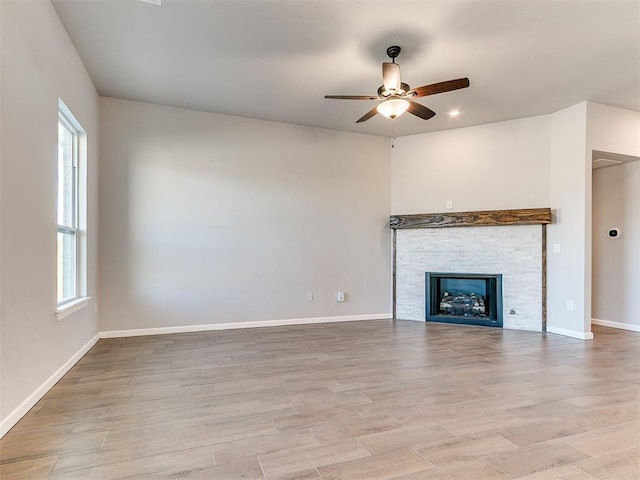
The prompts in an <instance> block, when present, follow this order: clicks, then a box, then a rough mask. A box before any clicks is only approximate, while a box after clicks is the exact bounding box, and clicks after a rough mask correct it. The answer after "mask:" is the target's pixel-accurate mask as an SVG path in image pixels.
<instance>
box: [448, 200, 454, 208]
mask: <svg viewBox="0 0 640 480" xmlns="http://www.w3.org/2000/svg"><path fill="white" fill-rule="evenodd" d="M447 208H453V200H447Z"/></svg>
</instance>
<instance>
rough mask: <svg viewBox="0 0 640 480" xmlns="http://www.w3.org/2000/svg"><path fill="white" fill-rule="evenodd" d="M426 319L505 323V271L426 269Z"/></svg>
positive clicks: (447, 321) (483, 323)
mask: <svg viewBox="0 0 640 480" xmlns="http://www.w3.org/2000/svg"><path fill="white" fill-rule="evenodd" d="M425 320H426V321H427V322H445V323H464V324H468V325H483V326H487V327H502V275H500V274H476V273H438V272H426V273H425Z"/></svg>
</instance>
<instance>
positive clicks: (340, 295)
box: [336, 292, 344, 303]
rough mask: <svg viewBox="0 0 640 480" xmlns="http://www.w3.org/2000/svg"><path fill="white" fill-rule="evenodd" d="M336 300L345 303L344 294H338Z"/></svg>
mask: <svg viewBox="0 0 640 480" xmlns="http://www.w3.org/2000/svg"><path fill="white" fill-rule="evenodd" d="M336 300H338V302H341V303H342V302H344V292H338V294H337V295H336Z"/></svg>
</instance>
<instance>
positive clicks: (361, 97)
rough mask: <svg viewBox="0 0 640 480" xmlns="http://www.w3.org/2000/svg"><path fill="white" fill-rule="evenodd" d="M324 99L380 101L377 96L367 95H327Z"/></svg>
mask: <svg viewBox="0 0 640 480" xmlns="http://www.w3.org/2000/svg"><path fill="white" fill-rule="evenodd" d="M324 98H333V99H335V100H378V97H377V96H375V97H374V96H367V95H325V96H324Z"/></svg>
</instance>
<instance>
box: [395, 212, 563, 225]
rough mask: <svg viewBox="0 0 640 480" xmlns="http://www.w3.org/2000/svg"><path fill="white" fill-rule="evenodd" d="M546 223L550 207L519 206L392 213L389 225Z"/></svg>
mask: <svg viewBox="0 0 640 480" xmlns="http://www.w3.org/2000/svg"><path fill="white" fill-rule="evenodd" d="M548 223H551V209H550V208H521V209H517V210H483V211H476V212H450V213H420V214H415V215H392V216H391V217H390V221H389V226H390V227H391V228H392V229H393V230H399V229H404V228H442V227H484V226H499V225H546V224H548Z"/></svg>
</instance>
